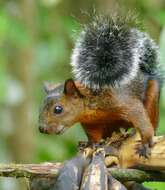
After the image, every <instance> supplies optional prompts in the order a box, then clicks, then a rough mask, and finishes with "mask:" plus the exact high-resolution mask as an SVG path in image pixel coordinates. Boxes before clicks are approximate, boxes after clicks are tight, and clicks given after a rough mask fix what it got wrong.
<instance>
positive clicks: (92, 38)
mask: <svg viewBox="0 0 165 190" xmlns="http://www.w3.org/2000/svg"><path fill="white" fill-rule="evenodd" d="M71 65H72V67H73V74H74V76H75V79H76V80H77V81H79V82H81V83H82V84H83V85H85V86H86V87H89V88H91V89H93V90H97V89H101V88H109V87H111V86H113V87H118V86H125V85H129V84H130V83H131V81H132V80H134V79H136V78H137V77H138V76H137V75H138V73H139V71H140V72H142V73H144V74H146V75H148V76H153V77H156V76H158V75H159V73H160V72H159V58H158V47H157V45H156V44H155V42H154V41H153V40H152V39H151V38H150V37H149V35H148V34H146V33H144V32H141V31H139V30H138V29H136V28H134V27H131V26H130V25H129V23H128V22H127V21H126V20H124V21H121V20H119V19H116V20H114V19H112V18H107V17H99V18H98V17H97V19H94V20H93V21H92V22H91V23H89V24H88V25H86V27H85V28H84V30H83V31H82V32H81V33H80V36H79V38H78V39H77V41H76V43H75V47H74V49H73V54H72V57H71Z"/></svg>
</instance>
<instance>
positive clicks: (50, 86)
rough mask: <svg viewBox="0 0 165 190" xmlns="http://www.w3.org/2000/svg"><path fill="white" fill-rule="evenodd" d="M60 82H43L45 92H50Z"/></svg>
mask: <svg viewBox="0 0 165 190" xmlns="http://www.w3.org/2000/svg"><path fill="white" fill-rule="evenodd" d="M59 85H60V84H51V83H49V82H47V81H45V82H44V85H43V86H44V90H45V92H46V93H47V94H49V93H50V92H52V91H53V90H54V89H55V88H56V87H57V86H59Z"/></svg>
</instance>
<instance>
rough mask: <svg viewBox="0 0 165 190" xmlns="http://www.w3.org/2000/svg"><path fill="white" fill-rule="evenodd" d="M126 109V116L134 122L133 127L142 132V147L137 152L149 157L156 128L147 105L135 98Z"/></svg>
mask: <svg viewBox="0 0 165 190" xmlns="http://www.w3.org/2000/svg"><path fill="white" fill-rule="evenodd" d="M128 105H129V107H128ZM128 105H127V106H126V107H125V108H123V109H124V113H123V114H124V117H125V119H126V120H127V121H129V122H130V123H132V125H133V127H134V128H135V129H136V130H137V131H138V132H139V133H140V136H141V142H142V147H140V148H138V150H137V152H138V153H139V155H140V156H144V157H148V154H149V152H148V151H149V149H148V148H150V147H151V146H152V145H153V142H152V138H153V136H154V129H153V126H152V124H151V121H150V118H149V116H148V113H147V111H146V110H145V107H144V106H143V104H142V102H140V101H139V100H133V102H132V103H131V102H130V104H128Z"/></svg>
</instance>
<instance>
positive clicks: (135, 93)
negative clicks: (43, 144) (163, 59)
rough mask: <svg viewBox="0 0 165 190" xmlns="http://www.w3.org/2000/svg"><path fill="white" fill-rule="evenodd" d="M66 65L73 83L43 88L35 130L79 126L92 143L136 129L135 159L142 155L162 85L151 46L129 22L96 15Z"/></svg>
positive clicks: (156, 116) (58, 130) (155, 123)
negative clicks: (124, 130) (137, 154)
mask: <svg viewBox="0 0 165 190" xmlns="http://www.w3.org/2000/svg"><path fill="white" fill-rule="evenodd" d="M71 65H72V68H73V74H74V77H75V79H74V80H73V79H68V80H66V81H65V83H64V84H60V85H57V86H54V85H48V84H47V85H45V91H46V92H47V96H46V97H45V99H44V103H43V106H42V108H41V111H40V115H39V130H40V132H42V133H48V134H50V133H56V134H61V133H63V132H64V131H65V129H67V128H69V127H71V126H72V125H73V124H75V123H77V122H80V123H81V125H82V127H83V129H84V130H85V132H86V134H87V137H88V139H89V141H90V142H93V143H97V142H99V141H100V140H101V139H105V138H107V137H111V135H112V133H113V132H114V131H119V130H120V127H122V128H125V129H128V128H135V130H136V131H138V132H139V133H140V136H141V147H140V148H139V150H138V152H139V155H140V156H141V155H142V156H143V155H145V154H147V147H148V148H149V147H151V146H152V145H153V143H152V137H153V135H154V133H155V131H156V128H157V126H158V120H159V97H160V91H161V87H162V81H163V77H162V74H161V68H160V66H159V53H158V46H157V45H156V43H155V42H154V41H153V40H152V39H151V38H150V36H149V35H148V34H147V33H145V32H142V31H140V30H139V29H137V27H134V26H131V24H129V21H126V20H122V19H119V18H116V19H114V18H109V17H102V16H101V17H97V18H94V19H93V20H92V21H91V22H90V23H89V24H87V25H86V26H85V27H84V29H83V30H82V32H81V33H80V35H79V37H78V39H77V41H76V43H75V47H74V48H73V53H72V56H71Z"/></svg>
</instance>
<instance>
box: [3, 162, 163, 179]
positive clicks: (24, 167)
mask: <svg viewBox="0 0 165 190" xmlns="http://www.w3.org/2000/svg"><path fill="white" fill-rule="evenodd" d="M62 165H63V164H60V163H42V164H4V165H3V164H1V165H0V176H1V177H16V178H18V177H26V178H33V177H45V178H54V177H56V176H57V175H58V171H59V169H60V168H61V167H62ZM108 170H109V172H110V174H111V175H112V176H113V177H114V178H115V179H117V180H119V181H136V182H143V181H165V172H153V171H141V170H138V169H118V168H109V169H108Z"/></svg>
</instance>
